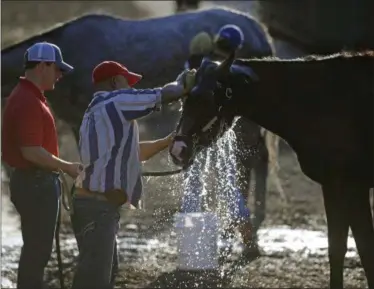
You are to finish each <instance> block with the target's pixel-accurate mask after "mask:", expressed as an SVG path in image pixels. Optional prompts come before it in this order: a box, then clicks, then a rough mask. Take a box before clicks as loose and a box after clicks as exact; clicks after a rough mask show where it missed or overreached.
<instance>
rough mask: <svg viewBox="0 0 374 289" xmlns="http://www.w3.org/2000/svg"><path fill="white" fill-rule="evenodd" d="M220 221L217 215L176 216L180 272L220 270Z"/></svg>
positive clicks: (190, 214)
mask: <svg viewBox="0 0 374 289" xmlns="http://www.w3.org/2000/svg"><path fill="white" fill-rule="evenodd" d="M218 223H219V220H218V217H217V215H216V214H215V213H211V212H200V213H178V214H176V216H175V230H176V234H177V249H178V261H177V264H178V265H177V267H178V269H179V270H188V271H190V270H215V269H217V268H218V266H219V265H218V229H219V224H218Z"/></svg>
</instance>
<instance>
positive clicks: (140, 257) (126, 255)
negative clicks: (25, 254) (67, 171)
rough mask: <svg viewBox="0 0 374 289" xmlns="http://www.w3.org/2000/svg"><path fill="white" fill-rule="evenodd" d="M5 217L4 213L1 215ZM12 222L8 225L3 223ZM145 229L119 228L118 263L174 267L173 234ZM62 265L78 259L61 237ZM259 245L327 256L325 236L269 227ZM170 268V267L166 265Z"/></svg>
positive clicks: (7, 250)
mask: <svg viewBox="0 0 374 289" xmlns="http://www.w3.org/2000/svg"><path fill="white" fill-rule="evenodd" d="M3 215H4V211H3ZM15 220H16V218H14V217H12V218H3V219H2V251H1V257H2V264H1V265H2V266H1V267H2V268H1V269H2V280H1V287H2V288H15V284H14V281H15V278H16V269H17V261H18V258H19V253H20V246H21V245H22V240H21V235H20V232H19V231H18V229H17V225H15V224H16V222H15ZM7 221H11V222H10V223H4V222H7ZM144 230H145V227H143V226H139V225H136V224H127V225H125V226H123V227H122V230H121V232H120V235H119V238H118V247H119V254H120V262H124V263H126V265H129V264H134V265H135V266H136V267H138V268H140V269H142V268H144V269H149V268H153V266H157V267H159V268H163V267H165V266H167V267H169V266H171V267H172V266H175V263H174V261H175V258H176V254H177V249H176V234H175V232H173V230H170V229H169V230H168V232H166V233H164V234H161V236H158V237H157V238H152V237H151V238H146V237H144V234H143V233H142V231H144ZM228 241H229V242H226V243H225V242H223V241H220V242H219V247H220V248H221V249H222V247H225V246H227V245H228V244H230V245H231V251H232V252H233V253H234V254H235V252H239V251H240V250H241V245H240V243H239V242H238V241H232V240H231V241H230V240H228ZM61 244H62V250H63V252H64V253H63V255H64V263H74V258H76V257H77V250H76V241H75V238H74V237H73V236H63V237H62V240H61ZM259 245H260V248H261V249H262V251H263V252H264V255H266V256H268V257H272V256H273V257H275V258H277V257H286V256H287V255H292V254H297V255H298V256H299V258H308V257H323V256H327V237H326V234H325V233H324V232H321V231H310V230H301V229H291V228H289V227H271V228H265V229H261V230H259ZM356 256H357V252H356V249H355V242H354V240H353V238H352V237H350V238H349V240H348V253H347V257H348V258H351V257H356ZM67 259H70V260H67ZM168 264H169V265H168Z"/></svg>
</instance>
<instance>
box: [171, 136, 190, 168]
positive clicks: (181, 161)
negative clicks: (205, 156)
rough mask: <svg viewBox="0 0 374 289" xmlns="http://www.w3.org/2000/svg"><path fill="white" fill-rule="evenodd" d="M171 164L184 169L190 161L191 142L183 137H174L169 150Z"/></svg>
mask: <svg viewBox="0 0 374 289" xmlns="http://www.w3.org/2000/svg"><path fill="white" fill-rule="evenodd" d="M169 153H170V156H171V158H172V160H173V163H174V164H175V165H177V166H180V167H186V166H188V165H189V163H190V162H191V160H192V155H193V149H192V142H191V141H189V139H188V138H187V137H185V136H178V135H177V136H175V138H174V140H173V143H172V145H171V146H170V149H169Z"/></svg>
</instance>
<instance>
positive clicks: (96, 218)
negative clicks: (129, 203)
mask: <svg viewBox="0 0 374 289" xmlns="http://www.w3.org/2000/svg"><path fill="white" fill-rule="evenodd" d="M73 209H74V214H73V216H72V218H71V220H72V224H73V229H74V233H75V237H76V239H77V243H78V249H79V260H78V266H77V270H76V272H75V276H74V280H73V285H72V288H73V289H84V288H87V289H88V288H89V289H93V288H100V289H108V288H113V287H114V279H115V276H116V274H117V271H118V254H117V242H116V235H117V232H118V228H119V218H120V215H119V209H118V207H115V206H114V205H111V204H110V203H108V202H105V201H102V200H96V199H93V198H90V197H75V198H74V199H73Z"/></svg>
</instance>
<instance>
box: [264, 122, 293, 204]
mask: <svg viewBox="0 0 374 289" xmlns="http://www.w3.org/2000/svg"><path fill="white" fill-rule="evenodd" d="M261 130H262V135H263V137H264V139H265V145H266V148H267V150H268V154H269V157H268V178H270V180H271V181H272V182H273V184H274V186H275V189H276V190H277V191H278V192H279V194H280V195H281V197H282V199H284V200H285V201H287V197H286V195H285V193H284V190H283V186H282V183H281V181H280V178H279V170H280V165H279V140H280V138H279V136H278V135H276V134H274V133H272V132H271V131H268V130H266V129H264V128H262V129H261Z"/></svg>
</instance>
